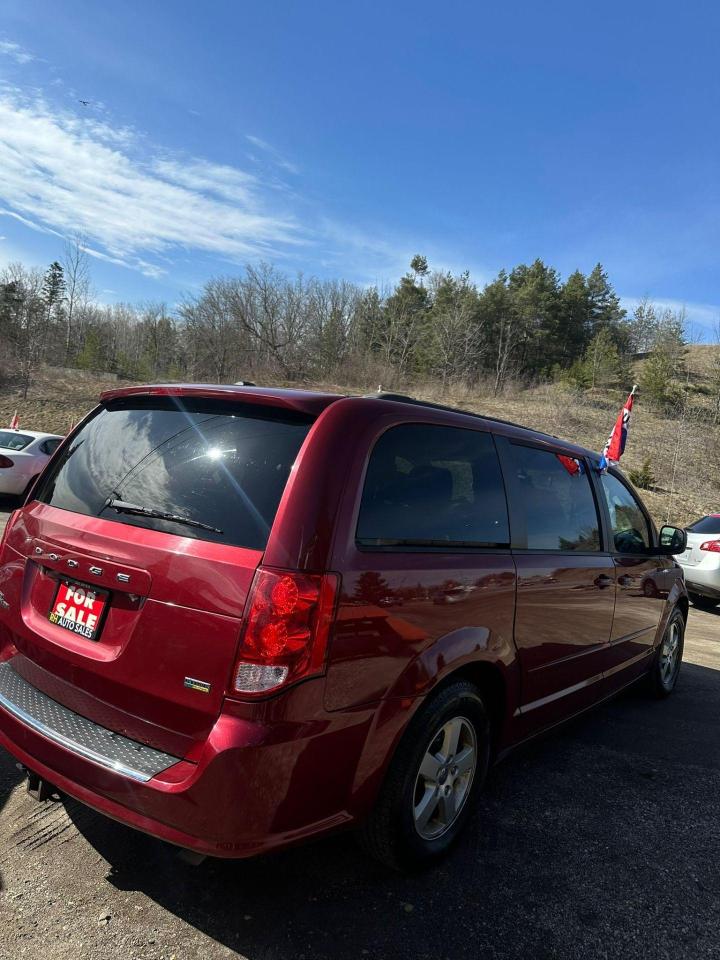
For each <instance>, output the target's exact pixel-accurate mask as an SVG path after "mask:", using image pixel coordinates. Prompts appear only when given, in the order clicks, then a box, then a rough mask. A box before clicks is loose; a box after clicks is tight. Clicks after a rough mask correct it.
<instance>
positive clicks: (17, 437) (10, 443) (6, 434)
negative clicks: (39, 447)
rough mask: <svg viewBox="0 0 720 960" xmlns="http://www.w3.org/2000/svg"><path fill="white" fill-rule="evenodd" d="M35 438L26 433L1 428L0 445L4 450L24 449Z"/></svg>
mask: <svg viewBox="0 0 720 960" xmlns="http://www.w3.org/2000/svg"><path fill="white" fill-rule="evenodd" d="M32 440H33V438H32V437H29V436H28V435H27V434H26V433H16V432H15V431H14V430H0V447H2V448H3V449H4V450H23V449H24V448H25V447H26V446H27V445H28V444H29V443H32Z"/></svg>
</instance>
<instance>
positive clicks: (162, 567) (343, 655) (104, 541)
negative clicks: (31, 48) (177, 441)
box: [0, 384, 685, 857]
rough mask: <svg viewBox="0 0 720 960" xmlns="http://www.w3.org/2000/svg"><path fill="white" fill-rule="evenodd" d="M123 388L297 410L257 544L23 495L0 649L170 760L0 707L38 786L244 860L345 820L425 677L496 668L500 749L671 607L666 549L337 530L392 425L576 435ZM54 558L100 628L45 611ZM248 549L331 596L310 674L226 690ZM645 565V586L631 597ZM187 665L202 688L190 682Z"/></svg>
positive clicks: (611, 665)
mask: <svg viewBox="0 0 720 960" xmlns="http://www.w3.org/2000/svg"><path fill="white" fill-rule="evenodd" d="M143 396H171V397H183V396H191V397H205V398H210V399H213V400H222V399H228V400H232V401H233V402H235V403H236V402H237V401H242V402H244V403H248V404H257V405H259V406H265V407H274V408H286V409H288V410H292V411H294V412H295V413H300V414H304V415H311V416H313V417H315V418H316V419H315V421H314V423H313V425H312V427H311V428H310V431H309V433H308V435H307V437H306V439H305V441H304V443H303V445H302V447H301V449H300V452H299V454H298V456H297V459H296V461H295V464H294V466H293V468H292V470H291V472H290V477H289V480H288V482H287V485H286V487H285V491H284V494H283V496H282V498H281V501H280V504H279V507H278V510H277V513H276V516H275V519H274V522H273V524H272V529H271V531H270V535H269V538H268V541H267V545H266V548H265V550H264V552H260V551H258V550H248V549H243V548H241V547H231V546H226V545H223V544H218V543H211V542H207V541H204V540H201V539H193V538H191V537H183V536H176V535H172V534H166V533H159V532H157V531H154V530H150V529H144V528H142V527H138V526H131V525H128V524H122V523H119V522H117V521H114V520H106V519H98V518H94V517H89V516H80V515H78V514H75V513H70V512H68V511H65V510H60V509H57V508H55V507H51V506H47V505H44V504H41V503H39V502H37V501H31V502H29V503H28V504H26V506H25V507H24V508H23V509H22V510H21V511H20V512H19V514H18V515H17V517H16V518H15V521H14V523H13V524H12V526H11V528H10V529H9V531H8V534H7V538H6V541H5V544H4V546H3V549H2V553H1V554H0V592H2V596H3V598H4V600H5V603H6V604H7V606H6V607H2V608H0V660H7V659H12V664H13V667H14V669H15V670H16V671H17V672H18V673H19V674H20V675H21V676H22V677H23V678H24V679H25V680H27V681H28V682H29V683H31V684H32V685H33V686H35V687H36V688H37V689H39V690H41V691H42V692H43V693H45V694H46V695H48V696H50V697H51V698H52V699H55V700H57V701H58V702H59V703H61V704H63V705H65V706H66V707H68V708H69V709H71V710H73V711H74V712H76V713H77V714H80V715H81V716H83V717H86V718H88V719H90V720H92V721H94V722H95V723H98V724H100V725H101V726H103V727H106V728H108V729H110V730H113V731H115V732H117V733H121V734H123V735H124V736H126V737H129V738H130V739H132V740H136V741H138V742H140V743H144V744H148V745H150V746H152V747H155V748H157V749H160V750H163V751H166V752H168V753H170V754H172V755H173V756H177V757H178V758H180V759H179V760H178V762H177V763H176V764H174V765H173V766H170V767H169V768H168V769H166V770H164V771H163V772H162V773H160V774H158V775H157V776H155V777H153V778H152V779H151V780H149V781H148V782H145V783H139V782H134V781H131V780H129V779H128V778H126V777H124V776H122V775H120V774H118V773H115V772H112V771H110V770H107V769H105V768H102V767H100V766H98V765H97V764H95V763H92V762H90V761H89V760H85V759H83V758H82V757H80V756H78V755H76V754H73V753H72V752H70V751H69V750H67V749H65V748H63V747H61V746H59V745H58V744H56V743H53V742H52V741H50V740H48V739H47V738H45V737H43V736H42V735H41V734H39V733H37V732H35V731H34V730H32V729H31V728H29V727H27V726H26V725H24V724H23V723H22V722H20V721H19V720H17V719H15V718H14V717H13V716H12V715H11V714H10V713H9V712H7V711H6V710H4V709H3V708H2V707H0V743H2V744H3V745H4V746H5V747H6V748H7V749H8V750H10V751H11V752H12V753H13V754H14V755H15V756H16V757H18V759H19V760H20V761H21V762H23V763H24V764H26V765H27V766H28V767H29V768H31V769H33V770H35V771H36V772H38V773H40V774H41V775H42V776H43V777H45V778H46V779H48V780H49V781H50V782H52V783H54V784H56V785H57V787H58V788H59V789H61V790H64V791H66V792H67V793H68V794H70V795H72V796H75V797H77V798H78V799H80V800H81V801H83V802H85V803H87V804H89V805H90V806H93V807H95V808H96V809H98V810H100V811H102V812H103V813H105V814H107V815H108V816H110V817H114V818H115V819H118V820H121V821H123V822H125V823H128V824H130V825H132V826H135V827H137V828H138V829H141V830H144V831H146V832H149V833H152V834H154V835H156V836H159V837H162V838H164V839H166V840H168V841H170V842H173V843H176V844H179V845H181V846H185V847H189V848H192V849H194V850H197V851H200V852H205V853H210V854H213V855H216V856H235V857H240V856H250V855H253V854H256V853H261V852H263V851H265V850H269V849H273V848H275V847H278V846H282V845H285V844H287V843H291V842H295V841H297V840H300V839H303V838H305V837H309V836H311V835H315V834H318V833H321V832H324V831H327V830H331V829H336V828H338V827H340V826H343V825H346V824H350V823H352V822H355V821H357V820H359V819H361V818H362V817H364V816H366V815H367V813H368V812H369V810H370V809H371V807H372V804H373V802H374V800H375V798H376V796H377V792H378V790H379V788H380V786H381V784H382V779H383V776H384V773H385V771H386V770H387V767H388V764H389V763H390V761H391V759H392V755H393V752H394V749H395V747H396V746H397V744H398V742H399V740H400V738H401V737H402V735H403V733H404V731H405V730H406V728H407V724H408V722H409V720H410V719H411V717H412V716H413V715H414V714H415V712H416V711H417V710H418V709H419V708H420V707H421V706H422V703H423V701H424V699H425V697H426V696H427V695H428V693H430V692H431V691H432V690H433V688H434V687H436V686H437V685H438V684H439V683H442V682H443V681H444V680H446V679H447V678H448V677H450V676H452V675H453V674H455V673H456V672H457V671H462V672H464V673H465V675H471V676H473V677H482V678H484V679H483V681H482V682H488V683H492V684H493V687H494V689H495V691H496V693H497V699H496V707H497V712H496V716H495V717H494V720H495V723H496V730H495V735H496V746H497V749H498V750H499V751H500V750H503V749H505V748H507V747H509V746H511V745H512V744H514V743H516V742H518V741H520V740H522V739H523V738H525V737H527V736H529V735H530V734H532V733H535V732H537V731H539V730H541V729H544V728H545V727H547V726H549V725H551V724H552V723H555V722H557V720H559V719H562V718H564V717H566V716H568V715H571V714H572V713H575V712H577V711H578V710H580V709H583V708H585V707H587V706H589V705H590V704H592V703H593V702H596V701H597V700H598V699H599V698H600V697H602V696H606V695H607V694H608V693H610V692H612V690H613V689H617V688H618V687H620V686H622V685H623V684H624V683H626V682H627V680H628V679H629V678H632V677H633V676H635V675H636V674H639V673H641V672H643V670H646V669H647V668H648V665H649V653H651V652H652V650H653V649H654V647H655V645H656V644H657V643H658V641H659V637H660V636H661V633H662V630H663V629H664V624H665V622H666V620H667V617H668V616H669V612H670V610H671V609H672V607H673V605H675V604H677V603H682V602H684V597H685V592H684V586H683V585H682V574H681V573H679V572H678V571H677V570H676V569H675V565H674V563H673V562H672V560H671V559H669V558H666V559H665V561H662V562H661V561H658V560H657V559H655V560H649V559H645V560H644V561H643V563H642V564H637V563H635V564H630V565H628V564H627V563H626V562H624V561H620V560H618V559H617V558H613V557H612V556H611V555H610V554H608V553H598V554H596V555H594V556H593V557H591V558H588V557H587V556H585V557H580V556H578V557H573V558H570V559H569V558H568V556H567V554H563V555H562V556H551V555H543V556H538V555H534V556H529V555H527V551H526V552H525V553H524V554H523V552H522V551H513V550H512V549H509V548H508V549H504V550H489V549H484V550H476V551H468V550H465V551H462V550H455V551H453V550H451V549H442V550H437V551H425V552H421V551H409V550H406V551H403V550H393V551H390V552H388V551H384V550H382V549H372V550H368V549H366V548H363V549H361V548H359V547H358V545H357V544H356V541H355V529H356V523H357V516H358V510H359V506H360V499H361V494H362V487H363V482H364V477H365V471H366V468H367V464H368V459H369V457H370V453H371V450H372V448H373V445H374V444H375V442H376V441H377V440H378V438H379V437H380V436H381V435H382V434H383V433H384V431H386V430H387V429H389V428H390V427H392V426H396V425H399V424H408V423H426V424H435V425H446V426H452V427H463V428H465V429H468V430H479V431H483V432H488V431H490V432H492V433H493V434H495V435H497V436H503V437H507V438H510V439H521V440H523V441H531V442H532V443H534V444H535V445H537V446H540V447H543V448H549V449H552V450H554V451H557V452H560V453H562V454H565V455H567V456H572V457H576V458H581V459H582V458H584V457H585V456H586V455H587V451H584V450H582V448H579V447H576V446H574V445H573V444H568V443H565V442H563V441H559V440H555V439H554V438H551V437H548V436H547V435H544V434H535V433H533V432H532V431H526V430H524V429H522V428H520V427H516V426H513V425H509V424H503V423H498V422H495V421H491V420H484V419H482V418H478V417H473V416H469V415H464V414H462V413H460V412H452V411H446V410H442V409H434V408H428V407H422V406H419V405H415V404H406V403H400V402H396V401H389V400H383V399H375V398H372V399H366V398H350V397H337V396H334V395H331V394H317V393H310V392H306V391H295V390H270V389H263V388H247V387H236V386H219V385H197V384H195V385H158V386H152V387H131V388H123V389H121V390H115V391H109V392H108V393H106V394H104V395H103V401H104V402H110V401H112V402H121V401H122V398H124V397H127V398H132V399H134V400H137V398H142V397H143ZM68 561H72V562H73V563H75V564H76V566H74V567H72V574H71V575H72V577H73V578H74V579H76V580H78V581H79V582H81V583H89V584H90V585H92V584H94V585H96V586H98V587H102V588H104V589H108V590H110V591H111V599H110V602H109V607H108V611H107V615H106V618H105V622H104V624H103V627H102V631H101V634H100V636H99V639H98V640H97V641H88V640H84V639H83V638H82V637H78V636H73V635H72V634H70V633H69V632H68V631H65V630H62V628H59V627H56V626H55V625H53V624H51V623H50V622H49V621H48V619H47V612H48V610H49V607H50V604H51V602H52V597H53V595H54V594H53V590H54V588H55V586H56V584H57V578H58V577H59V576H60V575H61V574H68V573H69V571H68ZM261 562H262V564H263V565H264V566H267V567H271V568H278V569H284V570H298V571H305V572H308V573H326V572H334V573H337V574H338V575H339V576H340V578H341V589H340V597H339V602H338V607H337V613H336V617H335V621H334V627H333V632H332V635H331V638H330V641H329V645H328V656H327V663H326V668H325V672H324V675H323V676H320V677H313V678H312V679H308V680H304V681H302V682H300V683H297V684H295V685H293V686H289V687H287V688H282V689H281V690H280V692H278V693H275V694H273V695H270V696H268V697H267V698H266V699H260V700H254V701H252V702H250V701H243V700H242V698H241V697H240V696H238V695H237V694H234V693H233V692H232V689H231V676H232V669H233V665H234V662H235V657H236V652H237V647H238V640H239V636H240V630H241V626H242V618H243V611H244V609H245V606H246V601H247V598H248V591H249V589H250V586H251V583H252V580H253V576H254V574H255V571H256V569H257V567H258V565H259V564H260V563H261ZM91 567H93V568H95V569H96V570H97V568H100V570H101V572H100V573H97V572H95V573H91V572H90V568H91ZM118 574H125V575H128V576H129V580H128V581H127V582H124V583H120V582H119V581H118V579H117V576H118ZM621 577H626V578H627V579H626V580H622V581H621V579H620V578H621ZM653 577H654V582H656V583H657V584H661V587H659V589H658V594H657V595H655V596H649V592H651V591H650V588H649V587H648V586H647V584H648V578H653ZM601 578H607V582H606V580H605V579H601ZM663 578H664V579H663ZM616 597H617V609H616ZM479 670H481V671H482V673H478V671H479ZM185 677H193V678H195V679H198V680H201V681H206V682H207V683H209V684H210V692H209V693H201V692H198V691H197V690H195V689H188V688H187V687H185V686H184V684H183V680H184V678H185ZM595 680H597V682H594V681H595ZM590 681H593V682H590ZM574 688H577V689H574ZM568 691H570V692H568Z"/></svg>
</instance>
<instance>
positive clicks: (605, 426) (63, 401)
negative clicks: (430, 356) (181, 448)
mask: <svg viewBox="0 0 720 960" xmlns="http://www.w3.org/2000/svg"><path fill="white" fill-rule="evenodd" d="M712 349H714V348H710V347H692V348H690V349H689V350H688V364H689V366H690V368H691V371H692V372H693V376H695V375H697V377H698V378H700V377H702V376H704V370H705V369H706V364H707V362H709V351H710V350H712ZM124 382H127V381H118V380H116V379H114V378H111V377H108V376H102V375H88V374H80V373H73V372H68V371H63V372H61V373H58V372H57V371H54V370H53V369H52V368H49V369H47V370H45V371H43V373H42V374H41V375H40V376H39V377H38V378H37V381H36V383H35V384H34V385H33V387H32V388H31V390H30V393H29V396H28V398H27V400H25V401H23V400H22V399H21V398H20V396H19V395H18V391H17V390H16V389H10V388H5V389H2V388H0V425H5V424H8V423H9V422H10V417H11V416H12V414H13V412H14V411H15V410H16V409H17V410H18V411H19V416H20V424H21V426H24V427H26V428H27V429H37V430H47V431H49V432H53V433H62V434H64V433H66V432H67V430H68V428H69V426H70V424H71V422H77V420H79V419H80V418H81V417H82V416H83V415H84V414H85V413H87V412H88V410H90V409H91V408H92V407H93V406H95V404H96V403H97V398H98V395H99V394H100V393H101V392H102V391H103V390H105V389H108V388H111V387H116V386H119V385H122V383H124ZM276 383H278V384H279V383H280V381H276ZM282 385H285V386H290V385H291V384H289V383H284V384H282ZM304 386H309V387H311V386H314V387H316V388H319V389H323V390H329V391H331V392H337V393H354V394H358V393H362V392H371V391H372V390H374V389H375V388H376V387H377V384H368V386H367V388H366V390H363V389H358V387H353V388H348V387H347V386H343V385H342V384H333V383H316V384H307V385H304ZM407 392H408V393H412V395H413V396H416V397H418V398H420V399H426V400H432V401H436V402H442V403H447V404H450V405H453V406H457V407H460V408H461V409H464V410H470V411H473V412H475V413H485V414H488V415H489V416H495V417H501V418H504V419H508V420H513V421H515V422H517V423H521V424H525V425H527V426H531V427H534V428H535V429H539V430H545V431H547V432H548V433H552V434H555V435H557V436H559V437H563V438H566V439H568V440H571V441H573V442H575V443H579V444H581V445H582V446H585V447H589V448H590V449H592V450H601V449H602V447H603V446H604V444H605V441H606V440H607V437H608V434H609V432H610V429H611V428H612V425H613V423H614V421H615V417H616V416H617V414H618V411H619V410H620V407H621V405H622V403H623V401H624V399H625V393H624V391H601V390H597V391H587V392H585V393H582V392H577V391H573V390H571V389H569V388H567V387H562V386H559V385H557V384H550V385H541V386H538V387H534V388H530V389H521V388H519V387H518V388H516V389H513V390H512V391H509V392H508V393H507V394H506V395H504V396H502V397H493V396H492V395H491V394H490V393H489V392H488V391H483V390H482V389H476V390H470V389H468V388H466V387H457V388H451V389H449V390H448V391H446V392H445V393H442V392H441V391H440V389H439V388H438V386H437V384H426V385H421V386H416V387H414V388H411V389H408V391H407ZM645 457H649V458H650V461H651V464H652V470H653V473H654V474H655V477H656V485H655V488H654V489H653V490H645V491H642V496H643V499H644V500H645V501H646V503H647V504H648V507H649V508H650V510H651V511H652V513H653V515H654V517H655V519H656V520H657V521H658V522H660V523H663V522H665V520H666V519H667V518H670V520H672V521H674V522H677V523H680V524H686V523H689V522H690V521H691V520H693V519H695V518H696V517H698V516H700V515H702V514H703V513H707V512H710V511H713V512H715V511H719V510H720V482H719V480H720V428H719V427H715V426H713V425H711V424H708V423H705V422H700V421H698V420H697V419H693V418H692V417H691V418H689V419H688V420H687V421H686V422H684V423H683V424H679V423H678V422H677V420H674V419H673V418H671V417H669V416H667V415H665V414H662V413H660V412H658V411H656V410H654V409H652V408H651V407H650V406H648V405H647V404H645V403H644V402H643V400H642V397H641V396H640V397H638V399H637V400H636V403H635V408H634V412H633V419H632V423H631V427H630V439H629V442H628V447H627V450H626V453H625V456H624V457H623V463H622V466H623V469H624V470H625V471H626V472H627V471H629V470H631V469H635V468H638V467H640V466H641V464H642V462H643V460H644V458H645ZM675 459H676V460H677V465H676V470H675V483H674V490H673V489H672V487H673V484H672V475H673V461H674V460H675Z"/></svg>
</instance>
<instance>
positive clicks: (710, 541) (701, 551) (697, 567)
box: [675, 513, 720, 610]
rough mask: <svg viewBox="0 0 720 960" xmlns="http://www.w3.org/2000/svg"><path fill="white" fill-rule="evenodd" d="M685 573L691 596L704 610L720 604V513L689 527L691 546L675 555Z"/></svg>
mask: <svg viewBox="0 0 720 960" xmlns="http://www.w3.org/2000/svg"><path fill="white" fill-rule="evenodd" d="M675 559H676V560H677V562H678V563H679V564H680V565H681V567H682V568H683V571H684V573H685V584H686V586H687V590H688V593H689V594H690V599H691V600H692V602H693V603H694V604H695V606H696V607H699V608H700V609H701V610H712V609H714V608H715V607H716V606H717V605H718V604H719V603H720V513H711V514H708V516H706V517H700V519H699V520H696V521H695V523H691V524H690V526H689V527H688V528H687V549H686V550H685V553H681V554H680V555H679V556H677V557H676V558H675Z"/></svg>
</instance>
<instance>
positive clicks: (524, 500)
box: [510, 444, 600, 551]
mask: <svg viewBox="0 0 720 960" xmlns="http://www.w3.org/2000/svg"><path fill="white" fill-rule="evenodd" d="M510 450H511V451H512V457H513V474H514V475H513V480H514V501H515V502H514V513H515V515H517V517H518V520H519V523H518V528H519V532H520V541H521V543H522V530H523V529H524V531H525V532H526V534H527V543H526V545H527V549H528V550H579V551H595V550H599V549H600V524H599V521H598V514H597V509H596V507H595V498H594V497H593V493H592V489H591V487H590V481H589V480H588V477H587V474H586V473H585V472H584V470H583V468H582V466H581V464H580V463H579V462H578V461H577V460H574V459H572V458H571V457H566V456H563V455H562V454H556V453H553V452H552V451H550V450H537V449H536V448H535V447H524V446H521V445H520V444H511V445H510ZM521 543H520V544H518V545H521Z"/></svg>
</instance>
